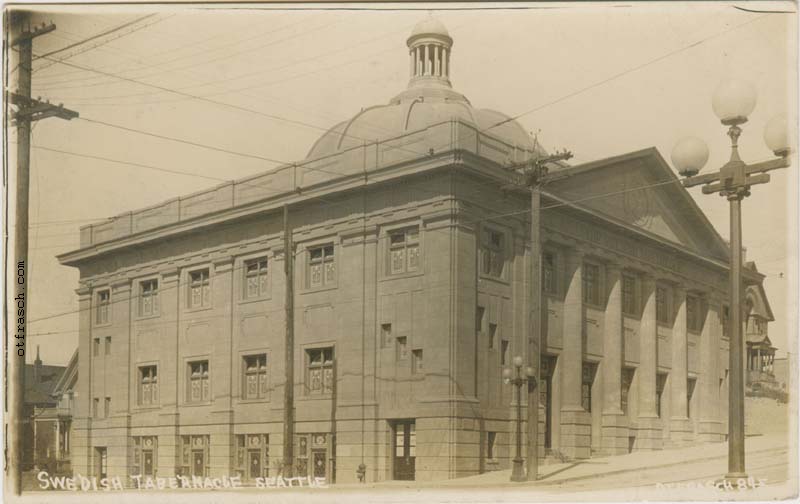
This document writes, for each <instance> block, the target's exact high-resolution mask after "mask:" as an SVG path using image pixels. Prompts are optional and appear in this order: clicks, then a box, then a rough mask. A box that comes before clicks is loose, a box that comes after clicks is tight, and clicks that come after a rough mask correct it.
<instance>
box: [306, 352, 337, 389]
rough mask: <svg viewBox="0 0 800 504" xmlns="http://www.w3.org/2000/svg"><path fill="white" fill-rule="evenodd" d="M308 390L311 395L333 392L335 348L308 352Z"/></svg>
mask: <svg viewBox="0 0 800 504" xmlns="http://www.w3.org/2000/svg"><path fill="white" fill-rule="evenodd" d="M306 390H307V392H308V393H309V394H310V395H323V394H330V393H332V392H333V347H327V348H314V349H309V350H306Z"/></svg>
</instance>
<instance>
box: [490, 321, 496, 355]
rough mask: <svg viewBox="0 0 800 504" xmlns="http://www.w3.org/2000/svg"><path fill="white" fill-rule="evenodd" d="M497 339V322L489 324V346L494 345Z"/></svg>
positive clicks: (492, 346) (491, 347)
mask: <svg viewBox="0 0 800 504" xmlns="http://www.w3.org/2000/svg"><path fill="white" fill-rule="evenodd" d="M496 339H497V324H489V348H490V349H493V348H494V347H495V345H496V344H497V343H496Z"/></svg>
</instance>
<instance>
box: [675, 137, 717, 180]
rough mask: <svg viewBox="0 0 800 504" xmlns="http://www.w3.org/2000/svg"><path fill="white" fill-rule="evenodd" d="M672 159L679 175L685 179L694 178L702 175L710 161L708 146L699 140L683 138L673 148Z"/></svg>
mask: <svg viewBox="0 0 800 504" xmlns="http://www.w3.org/2000/svg"><path fill="white" fill-rule="evenodd" d="M670 157H671V158H672V164H673V165H674V166H675V168H677V170H678V173H680V174H681V175H682V176H684V177H693V176H695V175H697V174H698V173H700V170H702V169H703V166H705V164H706V162H707V161H708V146H707V145H706V143H705V142H704V141H702V140H700V139H699V138H695V137H686V138H682V139H680V140H678V143H676V144H675V147H673V148H672V153H671V154H670Z"/></svg>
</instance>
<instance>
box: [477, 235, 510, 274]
mask: <svg viewBox="0 0 800 504" xmlns="http://www.w3.org/2000/svg"><path fill="white" fill-rule="evenodd" d="M504 241H505V240H504V236H503V233H501V232H499V231H495V230H492V229H484V230H483V235H482V236H481V256H482V257H481V273H483V274H484V275H488V276H492V277H495V278H502V277H503V267H504V266H505V243H504Z"/></svg>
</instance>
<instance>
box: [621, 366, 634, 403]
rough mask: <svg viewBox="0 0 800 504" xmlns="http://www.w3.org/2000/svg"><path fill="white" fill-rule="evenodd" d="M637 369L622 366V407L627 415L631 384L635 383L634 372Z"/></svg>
mask: <svg viewBox="0 0 800 504" xmlns="http://www.w3.org/2000/svg"><path fill="white" fill-rule="evenodd" d="M635 371H636V370H635V369H634V368H629V367H624V368H622V383H621V390H620V408H621V409H622V413H624V414H625V415H627V414H628V394H629V393H630V391H631V384H632V383H633V373H634V372H635Z"/></svg>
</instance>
